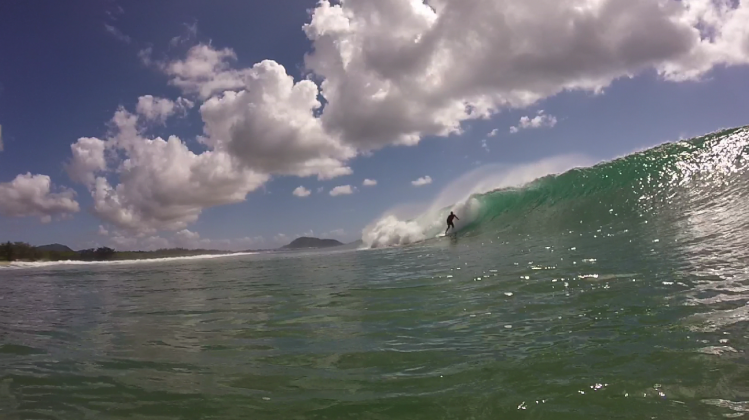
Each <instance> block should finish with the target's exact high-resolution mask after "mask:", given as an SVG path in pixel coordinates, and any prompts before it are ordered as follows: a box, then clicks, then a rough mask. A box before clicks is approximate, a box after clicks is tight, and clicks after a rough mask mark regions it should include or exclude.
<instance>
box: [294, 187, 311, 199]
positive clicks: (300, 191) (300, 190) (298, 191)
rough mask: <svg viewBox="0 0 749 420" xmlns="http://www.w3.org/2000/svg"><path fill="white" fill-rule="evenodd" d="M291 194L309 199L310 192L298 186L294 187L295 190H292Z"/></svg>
mask: <svg viewBox="0 0 749 420" xmlns="http://www.w3.org/2000/svg"><path fill="white" fill-rule="evenodd" d="M292 194H294V195H295V196H297V197H309V195H310V194H312V193H311V192H310V190H308V189H306V188H304V187H302V186H299V187H296V189H295V190H294V192H293V193H292Z"/></svg>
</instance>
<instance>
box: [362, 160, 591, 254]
mask: <svg viewBox="0 0 749 420" xmlns="http://www.w3.org/2000/svg"><path fill="white" fill-rule="evenodd" d="M594 162H595V161H594V160H593V159H591V158H589V157H587V156H583V155H563V156H557V157H554V158H549V159H543V160H540V161H537V162H534V163H530V164H525V165H514V166H510V165H498V164H494V165H486V166H482V167H481V168H478V169H475V170H473V171H470V172H468V173H466V174H464V175H463V176H461V177H460V178H458V179H456V180H455V181H453V182H451V183H450V184H449V185H448V186H447V187H445V188H444V189H443V190H442V192H440V194H439V195H438V196H437V197H436V198H435V199H434V200H433V201H432V203H430V204H429V205H428V206H426V208H423V206H422V209H423V210H422V211H421V212H420V213H418V214H416V215H413V214H412V215H410V216H404V215H403V214H402V211H399V210H400V209H403V208H404V207H405V206H404V205H399V206H397V207H396V208H395V209H393V210H390V211H388V212H386V213H385V214H384V215H383V216H382V217H381V218H380V219H379V220H377V221H375V222H374V223H372V224H370V225H369V226H367V227H366V228H365V229H364V231H363V232H362V241H363V242H364V246H365V247H367V248H382V247H390V246H401V245H407V244H411V243H414V242H420V241H423V240H426V239H429V238H434V237H436V236H437V235H439V234H440V233H442V232H444V230H445V228H446V227H447V225H446V222H445V220H446V219H447V215H448V214H449V213H450V212H451V211H453V212H455V214H456V215H457V216H458V217H459V218H460V220H459V221H458V222H456V223H455V227H456V231H460V230H461V229H462V228H463V227H465V226H467V225H469V224H471V223H472V222H474V221H475V220H476V219H477V218H478V217H479V215H480V214H481V202H480V201H479V200H477V199H476V198H475V197H474V195H475V194H483V193H487V192H490V191H493V190H497V189H502V188H512V187H521V186H523V185H525V184H527V183H529V182H532V181H534V180H536V179H538V178H541V177H544V176H546V175H552V174H559V173H562V172H566V171H568V170H570V169H573V168H576V167H581V166H589V165H592V164H593V163H594ZM411 207H412V208H413V206H411ZM399 213H401V214H399ZM411 213H413V212H411Z"/></svg>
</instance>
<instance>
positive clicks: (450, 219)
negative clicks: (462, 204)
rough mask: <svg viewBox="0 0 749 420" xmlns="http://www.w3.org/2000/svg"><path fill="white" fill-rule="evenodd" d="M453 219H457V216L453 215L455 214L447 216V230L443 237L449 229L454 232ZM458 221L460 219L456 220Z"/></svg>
mask: <svg viewBox="0 0 749 420" xmlns="http://www.w3.org/2000/svg"><path fill="white" fill-rule="evenodd" d="M453 219H458V216H456V215H455V213H453V212H450V215H449V216H447V229H445V235H447V231H448V230H450V228H453V231H454V230H455V225H454V224H453ZM458 220H460V219H458Z"/></svg>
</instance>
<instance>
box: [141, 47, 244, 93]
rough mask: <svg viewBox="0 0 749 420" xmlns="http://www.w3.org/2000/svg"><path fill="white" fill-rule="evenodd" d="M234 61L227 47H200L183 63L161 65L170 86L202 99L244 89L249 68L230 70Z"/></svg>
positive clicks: (234, 58) (179, 61)
mask: <svg viewBox="0 0 749 420" xmlns="http://www.w3.org/2000/svg"><path fill="white" fill-rule="evenodd" d="M149 56H150V53H149ZM236 59H237V55H236V54H235V53H234V51H233V50H232V49H230V48H224V49H221V50H217V49H214V48H213V47H211V46H210V45H205V44H199V45H196V46H194V47H192V48H191V49H190V51H188V53H187V57H186V58H185V59H184V60H176V61H173V62H171V63H166V64H163V63H162V64H161V67H162V70H163V71H164V73H166V74H167V75H169V76H170V77H171V80H170V81H169V82H170V84H172V85H174V86H177V87H179V88H180V89H182V90H183V91H185V92H186V93H193V94H197V95H198V96H199V97H200V98H201V99H203V100H205V99H208V98H209V97H211V96H212V95H213V94H214V93H217V92H223V91H227V90H234V89H241V88H243V87H244V86H245V82H246V79H247V78H248V74H247V73H248V72H249V71H250V69H244V70H235V69H232V68H231V63H232V62H234V61H236Z"/></svg>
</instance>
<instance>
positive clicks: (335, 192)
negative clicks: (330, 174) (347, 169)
mask: <svg viewBox="0 0 749 420" xmlns="http://www.w3.org/2000/svg"><path fill="white" fill-rule="evenodd" d="M354 190H355V189H354V188H352V187H351V185H340V186H337V187H335V188H333V189H332V190H330V195H331V196H333V197H336V196H339V195H349V194H353V193H354Z"/></svg>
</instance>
